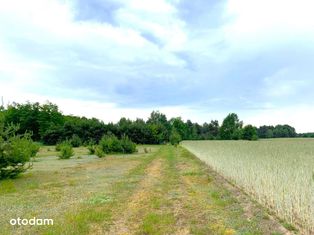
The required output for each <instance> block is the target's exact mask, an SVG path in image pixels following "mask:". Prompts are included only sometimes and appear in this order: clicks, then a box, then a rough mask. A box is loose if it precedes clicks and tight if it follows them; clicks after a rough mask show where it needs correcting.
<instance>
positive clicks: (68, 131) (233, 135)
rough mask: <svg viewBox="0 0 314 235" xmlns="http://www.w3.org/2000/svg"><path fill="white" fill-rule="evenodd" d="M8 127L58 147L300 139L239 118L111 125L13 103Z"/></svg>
mask: <svg viewBox="0 0 314 235" xmlns="http://www.w3.org/2000/svg"><path fill="white" fill-rule="evenodd" d="M1 112H2V113H3V114H4V117H5V125H9V124H11V123H13V124H18V125H19V130H18V133H20V134H23V133H25V132H27V131H28V132H31V133H32V139H33V140H34V141H40V142H43V143H44V144H49V145H54V144H56V143H59V142H62V141H65V140H69V141H71V140H72V141H73V142H76V143H79V144H84V143H85V144H88V143H90V142H94V143H99V141H100V140H101V138H102V137H103V136H104V135H105V134H113V135H115V136H117V138H122V137H123V136H127V137H128V138H130V140H132V141H133V142H135V143H137V144H161V143H166V142H169V141H170V142H178V141H180V140H215V139H222V140H231V139H233V140H238V139H246V140H256V139H258V138H277V137H296V135H297V134H296V132H295V129H294V128H293V127H291V126H288V125H278V126H275V127H273V126H262V127H260V128H256V127H254V126H252V125H247V126H243V122H242V121H240V120H239V118H238V116H237V114H235V113H231V114H229V115H228V116H227V117H226V118H225V119H224V120H223V122H222V124H221V125H219V122H218V121H217V120H211V121H210V122H205V123H204V124H202V125H200V124H198V123H195V122H192V121H190V120H187V121H183V120H182V119H181V118H180V117H176V118H171V119H169V120H168V119H167V117H166V115H164V114H162V113H160V112H158V111H153V112H152V113H151V114H150V116H149V118H148V119H147V121H145V120H143V119H139V118H138V119H136V120H129V119H126V118H121V119H120V120H119V121H118V122H117V123H107V124H105V123H104V122H103V121H100V120H98V119H96V118H91V119H89V118H85V117H77V116H69V115H63V114H62V113H61V112H60V110H59V109H58V106H57V105H55V104H52V103H49V102H48V103H45V104H39V103H30V102H28V103H25V104H19V103H13V104H10V105H8V106H7V107H5V108H4V107H2V108H1Z"/></svg>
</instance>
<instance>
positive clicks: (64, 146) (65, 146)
mask: <svg viewBox="0 0 314 235" xmlns="http://www.w3.org/2000/svg"><path fill="white" fill-rule="evenodd" d="M73 155H74V151H73V147H72V145H71V144H69V142H63V143H61V144H60V153H59V158H60V159H69V158H70V157H72V156H73Z"/></svg>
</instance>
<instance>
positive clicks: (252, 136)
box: [242, 125, 258, 140]
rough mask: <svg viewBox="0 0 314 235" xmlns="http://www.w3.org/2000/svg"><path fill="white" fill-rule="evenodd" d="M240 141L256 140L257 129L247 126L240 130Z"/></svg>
mask: <svg viewBox="0 0 314 235" xmlns="http://www.w3.org/2000/svg"><path fill="white" fill-rule="evenodd" d="M242 139H244V140H257V139H258V136H257V129H256V127H254V126H252V125H247V126H245V127H244V128H243V130H242Z"/></svg>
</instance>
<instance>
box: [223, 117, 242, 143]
mask: <svg viewBox="0 0 314 235" xmlns="http://www.w3.org/2000/svg"><path fill="white" fill-rule="evenodd" d="M242 126H243V122H242V121H240V120H239V118H238V115H237V114H235V113H230V114H228V116H227V117H226V118H225V119H224V120H223V122H222V125H221V127H220V130H219V134H220V138H221V139H223V140H238V139H241V129H242Z"/></svg>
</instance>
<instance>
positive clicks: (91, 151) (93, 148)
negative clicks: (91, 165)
mask: <svg viewBox="0 0 314 235" xmlns="http://www.w3.org/2000/svg"><path fill="white" fill-rule="evenodd" d="M87 149H88V153H89V154H90V155H93V154H95V151H96V145H88V146H87Z"/></svg>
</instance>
